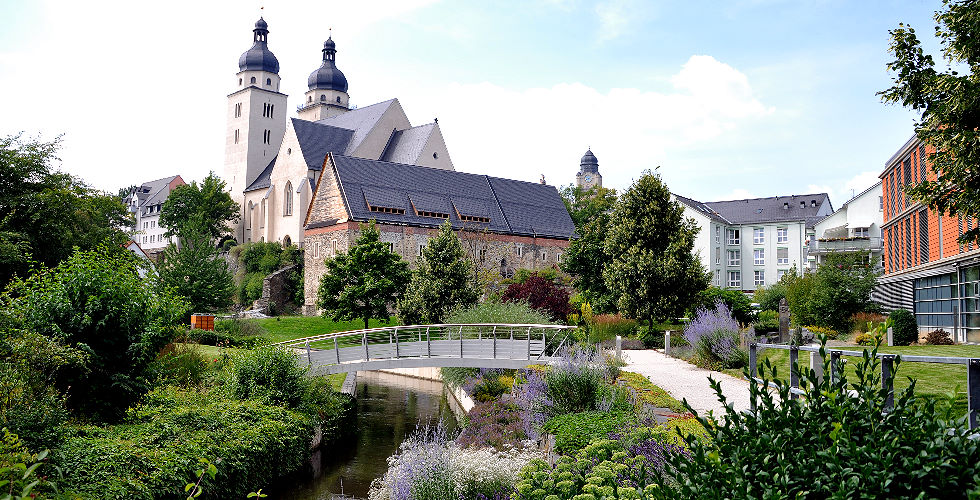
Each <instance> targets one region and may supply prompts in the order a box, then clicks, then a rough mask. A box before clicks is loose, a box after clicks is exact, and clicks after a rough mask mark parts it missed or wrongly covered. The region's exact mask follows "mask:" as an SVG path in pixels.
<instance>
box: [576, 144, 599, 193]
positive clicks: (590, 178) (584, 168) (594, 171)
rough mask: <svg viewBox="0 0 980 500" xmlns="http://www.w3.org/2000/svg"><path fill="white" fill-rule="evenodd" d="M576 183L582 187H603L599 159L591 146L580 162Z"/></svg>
mask: <svg viewBox="0 0 980 500" xmlns="http://www.w3.org/2000/svg"><path fill="white" fill-rule="evenodd" d="M575 185H576V186H578V187H580V188H582V189H592V188H594V187H596V186H598V187H602V175H600V174H599V160H598V159H596V157H595V155H594V154H592V148H589V150H588V151H586V152H585V155H584V156H582V161H581V162H579V171H578V173H577V174H575Z"/></svg>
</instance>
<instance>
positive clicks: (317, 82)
mask: <svg viewBox="0 0 980 500" xmlns="http://www.w3.org/2000/svg"><path fill="white" fill-rule="evenodd" d="M322 52H323V62H322V63H321V64H320V67H319V68H317V69H316V70H315V71H314V72H312V73H310V77H309V78H307V80H306V83H307V86H308V87H309V90H308V91H307V92H306V100H305V102H304V103H303V104H302V105H300V107H299V109H298V110H297V111H298V115H299V117H300V118H301V119H304V120H310V121H316V120H320V119H323V118H328V117H331V116H336V115H339V114H341V113H343V112H345V111H347V110H348V100H349V98H348V95H347V77H346V76H344V72H343V71H340V69H339V68H337V44H336V42H334V41H333V35H332V34H331V35H330V36H328V37H327V41H325V42H323V50H322Z"/></svg>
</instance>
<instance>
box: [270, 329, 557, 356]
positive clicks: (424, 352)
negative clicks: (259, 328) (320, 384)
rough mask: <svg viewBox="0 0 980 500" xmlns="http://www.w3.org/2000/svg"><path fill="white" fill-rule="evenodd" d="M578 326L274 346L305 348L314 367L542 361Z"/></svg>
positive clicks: (399, 334)
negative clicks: (379, 362)
mask: <svg viewBox="0 0 980 500" xmlns="http://www.w3.org/2000/svg"><path fill="white" fill-rule="evenodd" d="M575 328H576V327H574V326H564V325H531V324H495V323H481V324H438V325H409V326H389V327H383V328H369V329H365V330H352V331H347V332H337V333H326V334H322V335H314V336H310V337H304V338H301V339H294V340H287V341H284V342H279V343H276V344H273V345H272V346H274V347H275V346H280V347H285V348H289V349H296V350H300V351H301V352H302V353H304V354H305V356H306V359H307V363H309V364H310V365H313V364H317V365H331V364H337V365H339V364H343V363H351V362H365V361H372V360H385V359H399V358H476V359H508V360H528V361H541V360H544V359H548V358H550V357H551V356H553V355H554V354H556V353H557V352H558V351H559V350H560V349H561V348H562V346H563V345H564V344H565V343H566V342H567V341H568V337H569V333H570V332H571V331H572V330H574V329H575Z"/></svg>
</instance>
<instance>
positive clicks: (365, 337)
mask: <svg viewBox="0 0 980 500" xmlns="http://www.w3.org/2000/svg"><path fill="white" fill-rule="evenodd" d="M361 344H363V345H364V361H367V360H369V359H371V356H369V355H368V346H367V332H364V333H362V334H361Z"/></svg>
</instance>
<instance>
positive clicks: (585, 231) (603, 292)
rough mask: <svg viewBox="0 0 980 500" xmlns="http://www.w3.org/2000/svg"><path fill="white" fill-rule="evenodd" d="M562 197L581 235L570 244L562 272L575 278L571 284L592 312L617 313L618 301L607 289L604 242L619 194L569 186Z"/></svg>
mask: <svg viewBox="0 0 980 500" xmlns="http://www.w3.org/2000/svg"><path fill="white" fill-rule="evenodd" d="M561 194H562V199H563V200H564V201H565V208H567V209H568V214H569V216H571V218H572V222H574V223H575V232H577V233H578V236H579V237H578V238H576V239H573V240H572V241H571V243H569V245H568V251H567V252H566V253H565V259H564V260H563V262H562V269H563V270H564V271H565V272H567V273H569V274H571V275H573V276H574V277H575V278H574V280H573V282H572V285H573V286H574V287H575V289H576V290H578V291H579V292H580V293H581V294H582V295H583V296H584V297H585V299H586V300H587V301H588V302H589V304H590V305H591V306H592V308H593V310H595V311H597V312H615V311H616V300H615V298H614V297H613V296H612V293H611V292H610V291H609V288H608V287H607V286H606V280H605V278H604V277H603V271H604V270H605V268H606V263H607V262H609V261H610V258H609V255H608V254H607V253H606V246H605V241H606V234H607V233H608V229H609V214H610V212H611V211H612V209H613V207H614V206H615V205H616V191H615V190H612V189H606V188H603V187H595V188H592V189H588V190H584V189H582V188H580V187H572V186H566V187H565V188H563V189H562V192H561Z"/></svg>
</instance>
